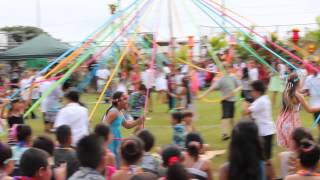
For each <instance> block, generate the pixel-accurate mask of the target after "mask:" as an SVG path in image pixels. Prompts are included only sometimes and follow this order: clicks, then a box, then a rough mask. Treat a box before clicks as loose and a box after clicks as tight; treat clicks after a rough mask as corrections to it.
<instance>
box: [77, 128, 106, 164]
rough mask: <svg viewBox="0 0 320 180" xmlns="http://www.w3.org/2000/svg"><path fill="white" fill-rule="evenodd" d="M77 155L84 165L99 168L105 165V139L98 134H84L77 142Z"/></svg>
mask: <svg viewBox="0 0 320 180" xmlns="http://www.w3.org/2000/svg"><path fill="white" fill-rule="evenodd" d="M76 151H77V157H78V159H79V162H80V165H81V166H82V167H88V168H92V169H99V168H101V167H104V166H105V163H106V162H105V158H104V156H105V153H106V152H105V148H104V147H103V140H102V139H101V138H99V137H98V136H97V135H94V134H92V135H88V136H84V137H83V138H81V139H80V140H79V142H78V143H77V148H76Z"/></svg>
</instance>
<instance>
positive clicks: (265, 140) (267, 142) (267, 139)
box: [262, 134, 273, 160]
mask: <svg viewBox="0 0 320 180" xmlns="http://www.w3.org/2000/svg"><path fill="white" fill-rule="evenodd" d="M272 137H273V135H272V134H271V135H268V136H262V145H263V150H264V156H265V159H266V160H269V159H271V158H272Z"/></svg>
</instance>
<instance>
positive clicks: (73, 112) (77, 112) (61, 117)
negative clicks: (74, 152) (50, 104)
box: [54, 103, 89, 145]
mask: <svg viewBox="0 0 320 180" xmlns="http://www.w3.org/2000/svg"><path fill="white" fill-rule="evenodd" d="M61 125H69V126H70V128H71V132H72V144H73V145H76V144H77V142H78V141H79V140H80V139H81V138H82V137H83V136H85V135H88V134H89V116H88V109H87V108H85V107H83V106H80V105H79V104H78V103H69V104H68V105H66V106H65V107H64V108H62V109H61V110H60V111H59V112H58V115H57V119H56V121H55V123H54V127H55V128H57V127H59V126H61Z"/></svg>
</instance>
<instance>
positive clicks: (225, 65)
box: [223, 62, 233, 74]
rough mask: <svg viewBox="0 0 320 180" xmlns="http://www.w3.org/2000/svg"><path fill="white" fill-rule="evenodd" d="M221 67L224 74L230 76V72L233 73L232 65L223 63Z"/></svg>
mask: <svg viewBox="0 0 320 180" xmlns="http://www.w3.org/2000/svg"><path fill="white" fill-rule="evenodd" d="M223 67H224V69H225V70H226V73H228V74H231V73H232V71H233V67H232V64H229V63H226V62H225V63H224V64H223Z"/></svg>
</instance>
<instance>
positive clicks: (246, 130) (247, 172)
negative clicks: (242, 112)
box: [229, 121, 264, 180]
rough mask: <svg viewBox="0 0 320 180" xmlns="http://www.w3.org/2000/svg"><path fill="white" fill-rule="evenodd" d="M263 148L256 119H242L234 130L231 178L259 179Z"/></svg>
mask: <svg viewBox="0 0 320 180" xmlns="http://www.w3.org/2000/svg"><path fill="white" fill-rule="evenodd" d="M263 159H264V158H263V150H262V146H261V143H260V139H259V134H258V127H257V125H256V123H255V122H254V121H240V122H239V123H238V124H237V125H236V126H235V127H234V128H233V130H232V136H231V142H230V147H229V163H230V166H229V179H239V180H244V179H259V178H260V177H261V176H260V175H261V170H260V166H259V163H260V162H261V161H262V160H263Z"/></svg>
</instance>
